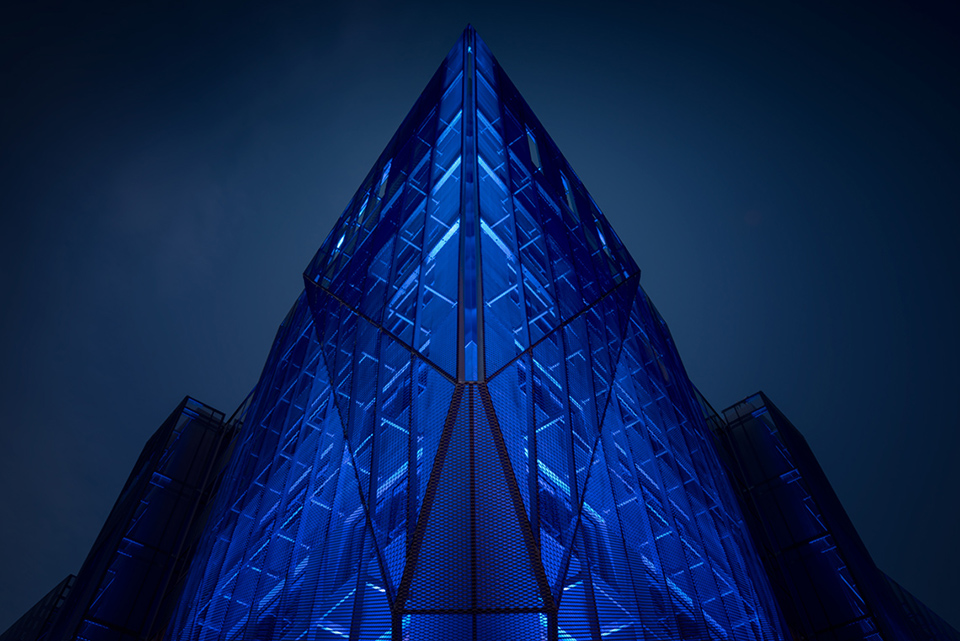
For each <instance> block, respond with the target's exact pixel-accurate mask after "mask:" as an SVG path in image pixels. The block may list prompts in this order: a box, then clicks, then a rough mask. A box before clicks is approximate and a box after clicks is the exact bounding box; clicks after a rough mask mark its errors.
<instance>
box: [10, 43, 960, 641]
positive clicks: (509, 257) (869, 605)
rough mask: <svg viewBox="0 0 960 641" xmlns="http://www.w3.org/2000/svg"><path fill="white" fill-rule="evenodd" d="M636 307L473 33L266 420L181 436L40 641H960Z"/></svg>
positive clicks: (803, 467)
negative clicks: (692, 377) (887, 572)
mask: <svg viewBox="0 0 960 641" xmlns="http://www.w3.org/2000/svg"><path fill="white" fill-rule="evenodd" d="M639 281H640V270H639V268H638V267H637V265H636V263H635V262H634V260H633V259H632V258H631V256H630V255H629V253H628V252H627V250H626V249H625V248H624V246H623V245H622V243H621V242H620V240H619V238H618V237H617V235H616V233H615V232H614V230H613V229H612V228H611V227H610V225H609V223H608V222H607V220H606V218H605V217H604V216H603V214H602V213H601V212H600V210H599V209H598V208H597V206H596V205H595V203H594V202H593V200H592V198H591V197H590V195H589V193H588V192H587V191H586V189H585V188H584V186H583V185H582V184H581V182H580V181H579V179H578V178H577V176H576V174H575V173H574V171H573V170H572V168H571V167H570V165H569V164H568V163H567V161H566V160H565V159H564V157H563V156H562V155H561V153H560V151H559V150H558V149H557V147H556V145H555V144H554V143H553V141H552V140H551V138H550V137H549V135H548V134H547V133H546V131H545V130H544V129H543V127H542V125H541V124H540V122H539V121H538V120H537V118H536V117H535V116H534V114H533V112H532V111H531V110H530V108H529V106H528V105H527V104H526V103H525V102H524V100H523V99H522V98H521V96H520V94H519V93H518V92H517V90H516V88H515V87H514V86H513V84H512V83H511V82H510V80H509V79H508V78H507V76H506V74H505V73H504V72H503V70H502V69H501V68H500V66H499V64H498V63H497V62H496V60H495V59H494V58H493V56H492V55H491V53H490V51H489V50H488V48H487V47H486V45H485V44H484V43H483V41H482V40H480V38H479V37H478V36H477V35H476V33H475V31H474V30H473V29H472V28H469V27H468V28H467V30H466V31H465V32H464V34H463V36H462V37H461V38H460V40H459V41H458V42H457V44H456V45H455V46H454V48H453V49H452V50H451V51H450V53H449V54H448V56H447V57H446V59H445V60H444V61H443V64H441V66H440V68H439V69H438V71H437V72H436V74H435V75H434V76H433V78H432V79H431V80H430V82H429V84H428V85H427V87H426V89H425V90H424V91H423V93H422V95H421V96H420V98H419V100H418V101H417V103H416V104H415V105H414V107H413V109H412V111H411V112H410V114H409V115H408V116H407V117H406V119H405V120H404V122H403V123H402V124H401V126H400V128H399V130H398V131H397V133H396V134H395V135H394V137H393V139H392V140H391V141H390V143H389V144H388V145H387V148H386V149H385V150H384V152H383V153H382V154H381V156H380V158H379V159H378V160H377V162H376V163H375V164H374V166H373V169H372V170H371V171H370V173H369V174H368V176H367V177H366V179H365V180H364V182H363V184H362V185H361V187H360V189H359V190H358V191H357V193H356V195H355V196H354V198H353V200H352V201H351V203H350V204H349V205H348V207H347V209H346V210H345V212H344V213H343V215H342V216H341V217H340V219H339V221H338V222H337V225H336V226H335V228H334V229H333V231H332V232H331V233H330V235H329V236H328V237H327V239H326V240H325V241H324V243H323V245H322V246H321V248H320V250H319V251H318V252H317V254H316V256H315V258H314V259H313V261H312V262H311V263H310V265H309V266H308V267H307V269H306V271H305V273H304V291H303V293H302V294H301V295H300V297H299V298H298V299H297V301H296V302H295V303H294V305H293V307H292V309H291V310H290V313H289V314H288V316H287V318H286V319H285V320H284V321H283V323H282V324H281V326H280V329H279V331H278V333H277V336H276V339H275V341H274V344H273V347H272V349H271V351H270V354H269V356H268V359H267V363H266V365H265V367H264V370H263V373H262V375H261V378H260V381H259V382H258V383H257V385H256V387H255V388H254V391H253V392H252V394H251V396H250V397H249V398H248V399H247V400H246V401H245V402H244V404H243V405H242V408H241V410H239V411H238V413H237V414H236V415H235V417H234V418H233V419H231V420H229V421H227V420H225V419H224V416H223V415H222V414H219V413H216V412H215V411H212V410H209V409H208V408H204V407H203V406H200V405H199V404H196V403H195V402H192V401H185V404H184V405H182V406H181V407H180V408H178V409H177V411H176V412H174V415H173V416H172V417H171V419H170V420H169V421H168V423H165V425H164V426H163V427H161V429H160V431H159V432H158V434H157V436H155V437H154V439H153V440H152V441H151V443H150V444H148V446H147V448H146V449H145V451H144V455H143V457H141V461H140V462H138V464H137V467H136V468H135V470H134V473H133V475H132V476H131V480H130V482H128V484H127V487H126V488H125V489H124V493H123V494H122V495H121V498H120V499H119V500H118V503H117V507H116V508H115V509H114V512H113V513H112V514H111V516H110V520H109V521H108V524H107V525H106V526H105V528H104V532H103V533H102V534H101V536H100V538H99V539H98V541H97V544H96V545H95V547H94V551H93V552H91V556H90V558H89V559H88V560H87V562H86V563H85V565H84V567H83V569H82V570H81V572H80V574H79V575H78V578H77V581H76V585H75V587H74V588H73V589H72V591H71V593H70V596H69V598H68V599H67V602H66V604H65V605H64V606H63V607H62V608H60V612H59V614H58V615H57V617H56V619H55V621H53V623H52V625H48V627H47V628H46V629H47V630H48V631H47V632H44V633H42V634H43V635H44V636H43V638H45V639H49V640H50V641H53V640H54V639H56V640H57V641H60V640H61V639H62V640H64V641H66V640H73V639H84V640H89V641H101V640H103V641H106V640H110V641H121V640H123V641H127V640H130V641H133V640H142V641H149V640H156V641H160V640H161V639H168V640H170V641H188V640H189V641H213V640H222V641H234V640H241V639H243V640H248V639H249V640H252V639H258V640H268V639H277V640H280V639H289V640H299V639H304V640H307V639H309V640H319V639H395V640H399V639H410V640H416V639H444V640H456V639H470V640H480V639H491V640H498V641H500V640H508V639H517V640H524V641H526V640H531V639H544V640H548V639H549V640H560V639H576V640H581V639H584V640H586V639H591V640H599V639H644V640H646V641H652V640H660V639H664V640H665V639H704V640H706V639H716V640H721V639H722V640H727V639H729V640H748V639H749V640H764V641H766V640H770V641H772V640H780V639H782V640H788V639H817V640H820V639H837V640H840V639H865V640H866V639H870V640H871V641H873V640H874V639H885V640H886V639H891V640H892V639H916V640H919V639H924V638H952V637H948V636H945V635H946V634H947V633H948V632H949V626H947V627H946V628H942V630H947V632H942V630H941V632H935V633H931V635H929V636H926V637H924V636H920V635H919V633H918V632H917V631H918V630H920V629H921V627H923V625H926V628H924V629H930V630H934V629H935V628H934V626H935V625H938V624H936V619H935V615H932V613H929V612H928V611H927V610H925V609H923V608H922V606H921V605H919V604H916V605H914V603H915V600H913V599H912V597H910V595H909V594H907V593H906V592H905V591H903V590H902V589H899V588H898V586H895V584H892V583H887V582H886V579H885V578H882V575H880V574H879V572H877V571H876V568H875V567H873V565H872V562H869V556H868V555H866V552H865V550H863V546H862V544H861V543H860V541H859V539H857V538H856V536H855V532H854V533H853V535H852V536H849V533H850V532H852V526H850V527H849V528H848V525H849V522H841V521H839V520H837V521H833V520H824V519H822V518H821V517H820V516H819V514H820V513H822V514H824V515H827V514H830V515H836V514H842V508H839V504H836V505H834V504H833V503H831V501H833V502H835V497H833V495H832V491H830V489H829V485H828V484H826V482H825V479H821V478H820V477H822V473H820V476H819V477H818V476H817V473H818V471H819V468H818V467H816V463H815V461H814V460H813V459H812V455H809V452H808V451H807V450H802V451H801V450H800V449H797V448H798V447H799V446H797V445H796V444H794V443H793V442H792V441H791V442H790V443H789V444H788V445H787V446H784V447H783V448H781V449H779V450H778V449H777V447H776V444H777V443H779V442H781V441H779V440H777V438H778V437H777V436H776V434H777V432H776V431H775V430H774V431H771V429H769V423H768V422H763V419H758V417H759V416H760V414H757V412H758V411H759V410H760V408H761V407H763V408H765V409H766V411H767V412H769V413H770V414H771V415H775V416H776V417H778V419H779V417H781V415H779V413H775V409H774V408H773V407H772V405H770V404H769V402H767V401H766V399H765V398H762V397H761V398H762V400H763V403H761V404H759V405H758V404H757V403H756V402H755V401H754V400H752V399H748V401H745V402H744V403H741V404H740V405H738V406H735V407H734V408H731V410H728V411H727V412H726V413H725V415H724V416H723V417H721V416H719V415H717V414H716V413H715V412H713V411H712V410H710V409H709V405H708V404H707V403H706V402H705V401H704V400H703V399H702V397H701V396H700V395H699V393H698V392H697V391H696V389H695V388H694V386H693V385H692V384H691V382H690V381H689V379H688V378H687V375H686V372H685V371H684V368H683V365H682V363H681V362H680V358H679V356H678V353H677V350H676V348H675V346H674V344H673V340H672V338H671V336H670V333H669V330H668V329H667V326H666V324H665V323H664V321H663V319H662V318H661V317H660V315H659V314H658V312H657V311H656V308H655V307H654V306H653V304H652V303H651V302H650V300H649V298H648V297H647V295H646V294H645V293H644V291H643V289H642V288H641V287H640V284H639ZM745 420H746V421H747V423H749V425H746V424H745V423H744V421H745ZM758 420H759V421H760V423H758V425H762V426H763V429H760V428H756V429H754V426H753V423H750V421H754V422H756V421H758ZM784 420H785V419H784ZM777 425H778V426H779V425H780V424H779V423H777ZM171 426H182V427H171ZM779 429H780V431H779V433H781V434H783V433H786V431H787V430H786V428H779ZM746 430H753V431H751V432H750V434H751V436H750V437H749V438H750V439H754V438H755V440H756V442H757V443H759V444H760V445H761V446H762V447H764V448H766V449H762V448H761V450H759V451H760V454H758V455H754V454H752V452H753V450H751V454H750V456H754V458H752V459H749V460H748V459H747V458H745V457H746V456H747V454H746V453H745V452H746V450H745V449H744V447H742V441H743V439H745V438H748V437H741V436H740V435H741V434H742V433H744V432H745V431H746ZM764 430H766V431H764ZM754 431H755V432H756V433H757V435H756V436H755V437H754V436H753V432H754ZM791 434H792V432H791ZM801 441H802V439H801ZM750 442H753V441H750ZM758 447H759V446H758ZM784 449H787V450H790V452H793V454H789V455H784V454H783V450H784ZM778 453H779V455H780V458H778V459H773V458H771V459H769V461H768V460H767V458H765V457H770V456H774V455H777V454H778ZM808 455H809V456H808ZM757 457H759V458H757ZM794 458H797V459H803V461H804V463H803V464H801V463H799V462H798V463H796V464H793V461H794ZM173 460H177V461H181V462H182V464H181V463H177V465H176V466H173V467H174V468H175V469H176V472H174V471H172V468H171V466H172V465H173V464H172V463H171V461H173ZM758 460H759V462H757V461H758ZM811 461H812V463H810V462H811ZM791 465H792V467H791ZM811 465H812V466H811ZM755 468H756V469H758V470H761V472H757V473H756V474H754V472H753V470H754V469H755ZM788 468H789V469H788ZM757 474H760V475H761V476H762V478H761V477H760V476H757ZM771 475H772V476H771ZM791 475H793V476H791ZM794 476H795V477H796V478H799V479H801V481H802V482H794ZM821 481H822V482H821ZM783 488H786V490H785V491H786V492H787V496H786V497H785V498H783V500H779V498H777V499H776V500H775V501H773V502H771V501H770V500H768V498H767V495H768V494H770V493H773V494H776V493H777V492H778V491H780V490H781V489H783ZM804 492H806V493H805V494H804ZM777 496H778V497H779V495H777ZM831 497H832V498H831ZM774 503H775V505H774ZM810 509H813V510H814V511H813V512H810V514H811V516H810V517H808V516H807V511H809V510H810ZM816 510H820V511H821V512H819V513H818V512H816ZM837 510H839V512H838V511H837ZM774 514H777V515H780V514H786V515H787V516H786V517H784V518H787V520H788V521H789V520H790V519H793V520H799V521H802V522H803V523H804V524H805V526H808V529H809V528H815V527H816V526H819V528H820V529H818V530H816V532H813V531H812V530H811V531H810V532H807V531H806V530H804V531H803V532H802V533H799V534H797V535H796V536H795V537H794V538H793V539H789V540H787V539H785V538H782V537H780V535H779V532H780V530H778V529H777V528H778V527H779V525H778V524H774V523H773V520H772V519H773V518H774ZM831 518H833V517H832V516H831ZM811 519H812V520H811ZM791 522H792V521H791ZM798 546H799V547H798ZM831 546H832V548H831ZM857 546H859V547H857ZM861 550H863V551H862V554H861V553H860V551H861ZM814 554H820V555H821V556H819V557H816V558H815V560H814V561H810V557H811V555H814ZM858 554H859V555H860V556H858ZM865 555H866V556H865ZM857 563H860V564H861V565H857ZM868 566H869V567H872V568H873V570H872V571H871V572H873V574H867V573H865V572H866V570H864V573H861V569H860V568H861V567H863V568H868ZM811 568H816V571H817V572H816V573H811V572H812V570H810V569H811ZM800 570H805V571H807V574H805V575H804V576H806V577H808V579H809V580H806V582H803V580H802V579H801V572H800ZM810 577H812V578H810ZM876 577H881V578H880V579H877V578H876ZM875 580H876V581H880V583H882V585H883V586H886V587H883V588H882V589H881V588H878V587H877V586H876V585H873V584H872V583H871V582H872V581H875ZM841 582H842V583H843V584H844V585H846V586H848V588H849V589H848V588H841V587H838V586H841ZM890 586H894V587H890ZM843 590H847V591H846V592H844V591H843ZM837 595H841V596H842V597H843V598H844V599H845V601H844V602H843V603H838V604H834V603H833V601H830V603H828V604H827V605H828V607H829V608H831V609H829V611H827V612H826V613H825V614H824V613H823V612H821V611H819V610H814V609H813V608H812V606H811V605H810V604H811V603H813V602H814V601H818V600H819V601H818V602H821V605H822V602H823V601H824V600H825V599H826V600H832V599H835V598H839V597H838V596H837ZM858 599H859V602H858ZM858 603H859V605H858ZM834 606H835V607H834ZM911 607H912V608H913V612H914V616H913V619H910V617H909V616H908V615H907V614H906V612H907V610H908V609H909V608H911ZM858 608H859V609H858ZM835 613H838V614H836V616H835ZM931 617H933V618H931ZM911 621H913V622H912V623H911ZM921 621H922V622H924V623H920V622H921ZM931 621H933V622H934V623H932V624H931V623H929V622H931ZM940 623H942V622H940ZM943 625H945V624H943ZM938 634H939V635H940V636H937V635H938ZM12 638H13V637H11V639H12ZM19 638H22V639H24V641H27V640H28V639H29V641H33V640H34V639H36V638H38V637H37V636H32V637H30V636H21V637H19ZM3 641H10V640H8V639H7V638H6V637H4V639H3Z"/></svg>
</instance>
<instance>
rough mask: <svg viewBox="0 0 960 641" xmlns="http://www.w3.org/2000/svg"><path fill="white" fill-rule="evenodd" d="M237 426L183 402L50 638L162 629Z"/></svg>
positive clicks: (149, 447)
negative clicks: (221, 461)
mask: <svg viewBox="0 0 960 641" xmlns="http://www.w3.org/2000/svg"><path fill="white" fill-rule="evenodd" d="M230 430H231V425H230V424H229V423H228V422H226V421H225V420H224V415H223V414H222V413H221V412H218V411H217V410H214V409H212V408H210V407H208V406H206V405H204V404H203V403H200V402H199V401H196V400H194V399H192V398H189V397H188V398H185V399H184V400H183V401H182V402H181V403H180V405H179V406H178V407H177V408H176V409H175V410H174V411H173V413H172V414H171V415H170V417H169V418H167V420H166V421H164V423H163V424H162V425H161V426H160V428H159V429H157V431H156V432H155V433H154V435H153V436H152V437H151V438H150V440H149V441H148V442H147V444H146V445H145V446H144V448H143V452H142V453H141V454H140V459H139V460H138V461H137V463H136V465H135V466H134V468H133V471H132V472H131V474H130V477H129V478H128V479H127V482H126V484H125V485H124V487H123V490H122V491H121V493H120V496H119V498H118V499H117V502H116V504H115V505H114V506H113V509H112V510H111V512H110V515H109V516H108V517H107V521H106V523H105V524H104V526H103V529H102V530H101V531H100V535H99V536H98V537H97V539H96V541H95V542H94V544H93V548H92V549H91V551H90V553H89V555H88V556H87V559H86V560H85V561H84V563H83V567H82V568H81V569H80V572H79V573H78V574H77V577H76V581H75V583H73V584H72V587H71V589H70V591H69V594H68V595H67V596H66V600H65V603H63V605H62V607H61V608H60V612H59V615H58V616H57V618H56V619H55V620H54V622H53V623H52V625H51V626H50V631H49V633H48V634H47V635H46V636H45V637H43V638H46V639H50V640H53V639H57V640H62V641H79V640H81V639H84V640H86V639H89V640H93V639H96V640H98V641H135V640H136V641H141V640H146V639H150V638H154V637H157V636H159V635H160V634H162V633H163V631H164V630H165V629H166V622H167V620H168V619H169V617H170V612H171V611H172V609H173V607H174V606H175V605H176V603H175V596H176V595H177V594H178V589H177V586H178V583H179V580H180V579H181V578H182V575H183V573H184V572H185V570H186V568H187V565H188V563H189V560H190V558H191V556H192V552H193V549H194V546H195V543H196V540H197V538H198V536H199V534H200V531H201V526H202V523H203V521H204V518H203V517H204V509H205V506H206V503H207V501H208V500H209V497H210V496H211V495H212V493H213V490H214V487H215V481H216V475H217V471H218V465H217V464H218V461H220V460H222V459H223V455H224V453H225V452H226V450H227V448H228V446H229V443H230V439H229V435H230ZM32 638H37V637H32ZM21 639H22V641H27V639H30V637H26V638H23V637H21ZM4 641H7V640H6V639H4ZM10 641H13V640H12V639H11V640H10Z"/></svg>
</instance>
